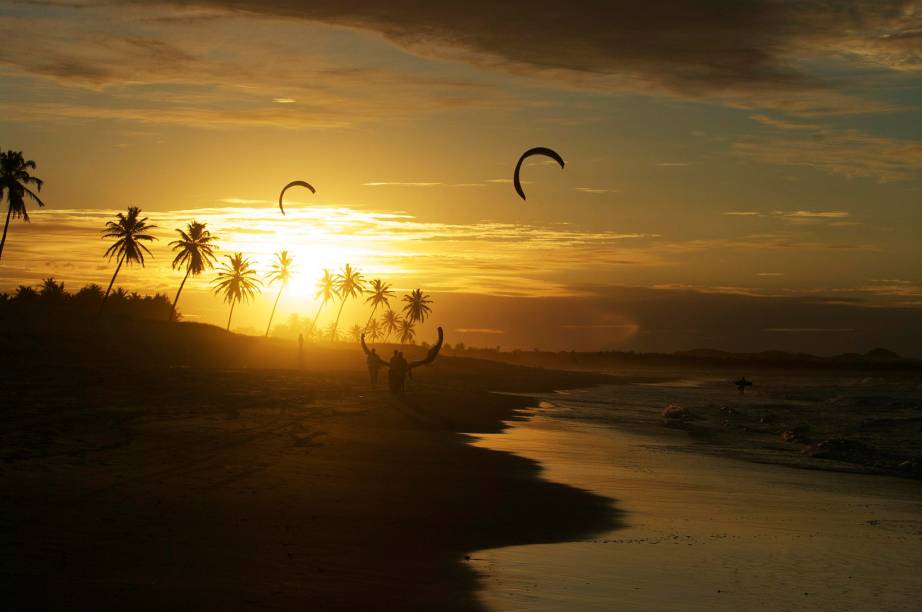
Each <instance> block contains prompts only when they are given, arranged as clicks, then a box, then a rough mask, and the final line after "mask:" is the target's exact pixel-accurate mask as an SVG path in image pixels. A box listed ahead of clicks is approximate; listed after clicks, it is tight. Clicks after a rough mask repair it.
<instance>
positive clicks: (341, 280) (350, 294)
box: [334, 264, 365, 328]
mask: <svg viewBox="0 0 922 612" xmlns="http://www.w3.org/2000/svg"><path fill="white" fill-rule="evenodd" d="M336 290H337V292H339V299H340V300H342V301H341V302H340V304H339V312H338V313H337V314H336V323H335V324H334V328H338V327H339V317H340V316H342V314H343V306H345V305H346V300H348V299H349V298H355V297H358V296H360V295H361V294H362V293H364V292H365V279H364V278H362V273H361V272H359V271H358V270H354V269H353V268H352V266H351V265H350V264H346V267H345V268H343V271H342V272H340V273H339V274H337V275H336Z"/></svg>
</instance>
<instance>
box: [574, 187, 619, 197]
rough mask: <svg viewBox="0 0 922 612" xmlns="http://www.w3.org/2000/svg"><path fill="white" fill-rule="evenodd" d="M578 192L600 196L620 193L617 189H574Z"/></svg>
mask: <svg viewBox="0 0 922 612" xmlns="http://www.w3.org/2000/svg"><path fill="white" fill-rule="evenodd" d="M574 189H575V190H576V191H581V192H583V193H592V194H596V195H600V194H603V193H618V190H617V189H605V188H602V187H574Z"/></svg>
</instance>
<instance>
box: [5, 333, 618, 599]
mask: <svg viewBox="0 0 922 612" xmlns="http://www.w3.org/2000/svg"><path fill="white" fill-rule="evenodd" d="M329 353H330V355H328V358H327V359H326V360H324V362H323V363H324V364H325V365H328V366H330V364H332V366H331V367H337V368H338V369H333V370H329V371H318V370H312V371H304V372H299V371H297V370H242V369H207V368H160V367H146V368H128V367H123V368H119V367H115V366H111V365H107V366H94V367H89V366H82V367H74V366H71V367H65V366H54V367H38V366H36V365H35V364H28V365H29V367H15V366H14V365H10V366H9V367H7V368H5V370H4V376H3V378H2V397H3V402H2V404H3V411H2V414H0V419H2V429H0V431H2V446H0V448H2V452H3V461H2V462H0V480H2V483H3V486H2V491H3V493H2V494H3V497H4V499H3V503H2V504H0V525H2V533H0V543H2V547H3V551H2V554H0V559H2V566H0V577H2V578H0V589H2V596H3V601H4V602H5V604H4V605H5V609H9V610H52V609H53V610H74V609H93V610H125V609H132V610H162V609H198V610H251V609H278V610H290V609H318V610H320V609H323V610H330V609H420V610H424V609H430V610H431V609H458V610H469V609H478V608H479V607H480V604H479V603H478V601H477V595H476V591H477V588H478V576H477V573H476V571H475V570H474V569H473V568H472V567H471V566H470V562H469V561H468V560H466V559H465V558H464V557H465V555H468V554H469V553H470V552H472V551H474V550H477V549H482V548H488V547H496V546H505V545H512V544H526V543H532V542H555V541H565V540H572V539H580V538H584V537H589V536H590V535H591V534H592V533H595V532H597V531H602V530H605V529H608V528H611V527H614V526H615V525H616V524H617V523H616V518H615V516H614V514H613V512H612V510H611V508H610V506H609V503H608V500H606V499H605V498H603V497H601V496H597V495H593V494H590V493H586V492H584V491H580V490H578V489H575V488H572V487H569V486H566V485H562V484H554V483H550V482H547V481H544V480H542V479H540V478H539V477H538V471H539V468H538V466H537V464H536V463H535V462H533V461H531V460H528V459H524V458H521V457H517V456H514V455H512V454H509V453H504V452H497V451H489V450H485V449H479V448H476V447H473V446H471V445H469V444H467V443H466V442H467V440H468V438H467V437H466V436H464V435H462V434H461V433H460V432H471V431H477V432H497V431H500V429H501V428H502V427H503V425H502V421H503V420H504V419H510V418H515V415H514V413H515V411H516V410H517V409H519V408H523V407H525V406H527V405H528V404H529V402H530V400H529V399H528V398H523V397H515V396H511V395H497V394H493V393H489V392H488V391H487V389H500V390H506V391H519V392H521V391H525V390H535V389H538V390H544V391H550V390H552V389H555V388H561V387H566V386H585V385H587V384H593V383H594V382H596V381H597V380H598V379H599V377H598V376H593V375H585V374H570V373H552V372H541V371H536V370H528V369H525V368H515V367H509V366H502V365H497V364H490V363H486V362H478V361H474V360H450V359H446V360H442V361H440V362H439V364H438V366H437V367H433V368H430V369H424V370H422V371H418V372H417V373H416V380H414V381H413V382H412V383H411V390H410V391H409V392H408V393H407V394H406V395H405V396H404V397H402V398H396V397H393V396H391V395H390V394H388V393H387V392H386V391H381V390H378V391H370V390H369V388H368V381H367V374H366V373H365V372H364V371H363V366H364V362H363V359H362V357H361V354H360V353H357V354H356V353H352V352H346V351H329ZM349 364H351V367H350V365H349ZM534 508H543V509H545V510H547V511H550V512H553V513H554V514H555V515H556V516H559V517H561V520H559V521H553V522H549V521H547V520H546V518H545V517H544V516H543V515H541V514H538V513H535V512H534V511H533V509H534Z"/></svg>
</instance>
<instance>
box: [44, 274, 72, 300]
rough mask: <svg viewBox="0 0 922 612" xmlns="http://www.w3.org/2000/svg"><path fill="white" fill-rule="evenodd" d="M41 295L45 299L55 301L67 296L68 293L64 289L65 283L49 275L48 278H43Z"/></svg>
mask: <svg viewBox="0 0 922 612" xmlns="http://www.w3.org/2000/svg"><path fill="white" fill-rule="evenodd" d="M39 295H41V296H42V297H43V298H44V299H46V300H49V301H54V302H59V301H61V300H63V299H64V298H65V297H67V293H66V292H65V291H64V283H59V282H57V281H56V280H54V277H53V276H49V277H48V278H46V279H43V280H42V285H41V289H39Z"/></svg>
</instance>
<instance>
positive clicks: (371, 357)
mask: <svg viewBox="0 0 922 612" xmlns="http://www.w3.org/2000/svg"><path fill="white" fill-rule="evenodd" d="M365 363H366V364H367V365H368V377H369V378H370V379H371V388H372V389H376V388H377V387H378V370H380V369H381V366H383V365H385V363H384V360H382V359H381V358H380V357H378V352H377V351H376V350H375V349H371V352H370V353H368V356H367V357H365Z"/></svg>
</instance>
